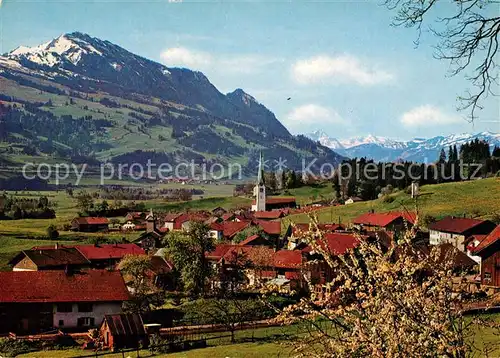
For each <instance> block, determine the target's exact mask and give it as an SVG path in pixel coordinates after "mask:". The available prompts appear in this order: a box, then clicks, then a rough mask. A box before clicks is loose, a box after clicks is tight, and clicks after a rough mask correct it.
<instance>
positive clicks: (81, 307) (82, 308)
mask: <svg viewBox="0 0 500 358" xmlns="http://www.w3.org/2000/svg"><path fill="white" fill-rule="evenodd" d="M78 312H92V303H79V304H78Z"/></svg>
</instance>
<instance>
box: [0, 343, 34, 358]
mask: <svg viewBox="0 0 500 358" xmlns="http://www.w3.org/2000/svg"><path fill="white" fill-rule="evenodd" d="M39 349H40V344H39V343H38V342H29V341H21V340H16V339H10V338H0V356H5V357H16V356H18V355H20V354H24V353H29V352H33V351H37V350H39Z"/></svg>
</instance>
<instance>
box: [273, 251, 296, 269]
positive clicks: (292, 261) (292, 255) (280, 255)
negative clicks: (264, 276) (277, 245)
mask: <svg viewBox="0 0 500 358" xmlns="http://www.w3.org/2000/svg"><path fill="white" fill-rule="evenodd" d="M301 266H302V252H300V251H297V250H294V251H292V250H279V251H276V252H275V253H274V267H278V268H299V267H301Z"/></svg>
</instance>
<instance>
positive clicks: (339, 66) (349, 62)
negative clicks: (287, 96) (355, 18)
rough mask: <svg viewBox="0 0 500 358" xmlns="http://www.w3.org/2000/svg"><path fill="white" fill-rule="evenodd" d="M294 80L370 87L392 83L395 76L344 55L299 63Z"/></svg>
mask: <svg viewBox="0 0 500 358" xmlns="http://www.w3.org/2000/svg"><path fill="white" fill-rule="evenodd" d="M292 78H293V79H294V80H295V81H296V82H298V83H300V84H309V83H318V82H331V81H333V82H338V83H352V82H354V83H357V84H359V85H362V86H370V85H375V84H378V83H386V82H390V81H392V80H393V79H394V75H393V74H391V73H389V72H387V71H385V70H382V69H379V68H377V67H376V66H373V65H371V66H368V65H366V64H364V63H361V61H360V60H359V59H357V58H356V57H353V56H349V55H343V56H337V57H329V56H316V57H310V58H308V59H305V60H300V61H297V62H295V63H294V64H293V65H292Z"/></svg>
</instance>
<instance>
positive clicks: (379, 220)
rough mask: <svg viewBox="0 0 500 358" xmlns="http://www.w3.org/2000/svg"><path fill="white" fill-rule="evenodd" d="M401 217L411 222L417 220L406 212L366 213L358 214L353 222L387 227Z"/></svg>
mask: <svg viewBox="0 0 500 358" xmlns="http://www.w3.org/2000/svg"><path fill="white" fill-rule="evenodd" d="M399 218H402V219H403V220H405V221H407V222H409V223H411V224H413V223H414V222H415V219H414V217H413V216H412V215H411V214H409V213H404V212H387V213H366V214H363V215H360V216H358V217H357V218H355V219H354V220H353V221H352V222H353V223H354V224H362V225H367V226H379V227H386V226H387V225H389V224H391V223H392V222H393V221H395V220H397V219H399Z"/></svg>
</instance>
